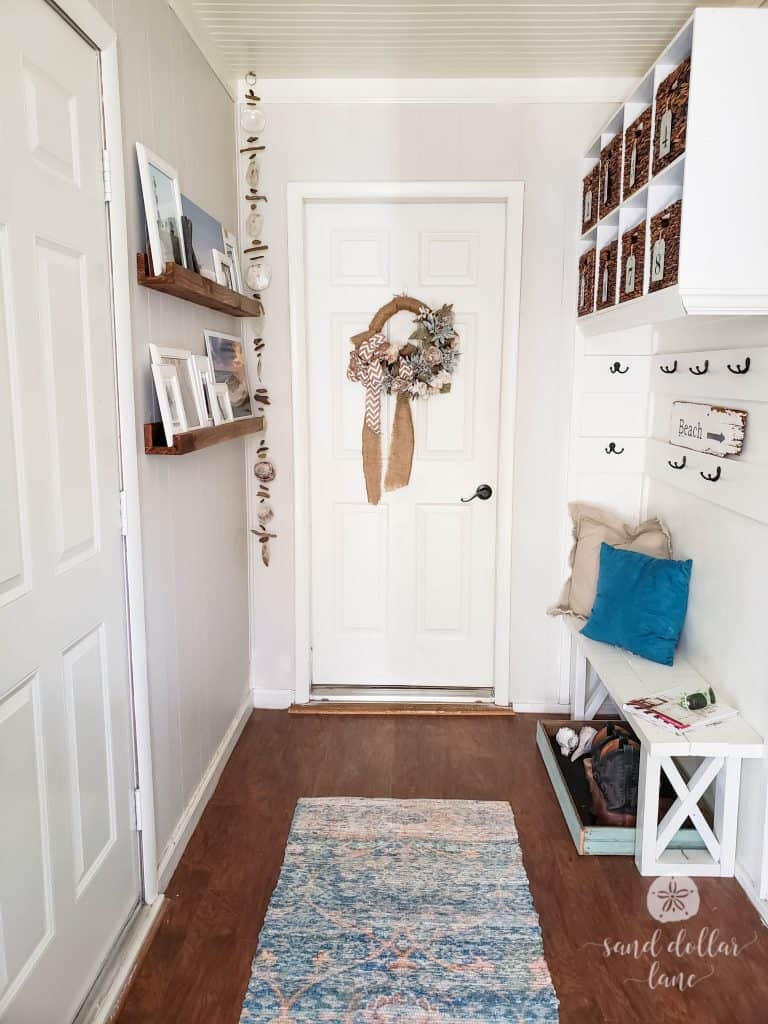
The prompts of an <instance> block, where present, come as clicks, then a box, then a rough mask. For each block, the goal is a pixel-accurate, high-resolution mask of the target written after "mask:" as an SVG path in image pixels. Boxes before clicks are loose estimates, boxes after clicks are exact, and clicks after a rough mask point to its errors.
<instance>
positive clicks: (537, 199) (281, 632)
mask: <svg viewBox="0 0 768 1024" xmlns="http://www.w3.org/2000/svg"><path fill="white" fill-rule="evenodd" d="M611 109H613V106H612V105H608V104H606V103H572V104H571V103H551V104H544V103H521V104H492V103H471V104H454V103H445V104H434V105H430V104H422V103H414V104H386V103H383V104H342V103H339V104H322V103H301V102H298V103H278V102H273V103H268V102H267V103H264V111H265V113H266V115H267V118H268V124H267V129H266V132H265V141H266V143H267V152H266V154H265V157H264V161H263V173H262V190H263V191H264V192H265V193H266V194H267V195H268V196H269V204H268V206H267V207H266V209H265V211H264V212H265V228H264V240H265V241H267V242H268V243H269V245H270V248H271V259H272V263H273V265H274V283H273V284H272V286H271V288H270V290H269V291H268V292H267V293H265V304H266V307H267V321H266V331H265V340H266V342H267V355H266V358H265V382H266V384H267V385H268V386H269V388H270V390H271V392H272V401H273V405H272V408H271V412H270V415H269V439H270V443H271V445H272V449H273V454H274V456H275V459H276V462H277V466H278V477H277V480H276V481H275V484H274V487H273V495H274V502H273V504H274V506H275V511H276V518H275V522H274V526H275V528H276V530H277V532H279V534H280V536H279V539H278V541H277V542H276V543H275V544H274V546H273V558H272V565H271V566H270V568H269V569H268V570H266V571H265V570H263V569H261V568H260V567H259V566H258V565H256V566H255V572H254V576H255V579H254V592H255V594H256V606H257V616H256V623H255V626H254V636H253V643H254V653H253V661H254V680H255V683H256V685H257V686H258V687H264V688H267V689H269V688H275V687H279V688H283V689H286V690H291V689H293V685H294V682H293V681H294V656H293V643H294V632H293V631H294V615H293V582H292V580H293V550H292V514H293V509H292V479H291V460H292V448H291V444H292V438H291V418H290V387H291V381H290V353H289V321H288V279H287V254H286V243H287V232H286V183H287V182H289V181H382V180H395V181H397V180H419V179H421V180H474V179H479V180H487V179H498V180H508V179H513V180H522V181H524V182H525V189H526V195H525V215H524V219H525V227H524V239H523V280H522V307H521V332H520V359H519V384H518V404H517V446H516V453H515V504H514V540H513V567H512V575H513V613H512V644H513V659H512V660H513V665H512V684H511V692H512V699H513V701H516V702H535V703H542V702H544V703H555V702H557V700H558V682H559V679H558V673H559V654H560V630H561V624H560V623H559V622H557V621H555V620H552V619H550V618H548V617H547V615H546V608H547V607H548V605H550V604H551V603H552V601H553V600H554V599H555V597H556V596H557V594H558V592H559V588H560V585H561V583H562V580H561V573H562V564H563V554H562V550H561V546H562V519H563V512H564V504H565V479H566V444H567V434H568V417H569V404H570V389H571V365H572V351H573V332H574V316H573V307H574V305H575V295H576V286H575V281H576V250H575V242H574V239H575V236H576V233H577V231H578V208H579V196H580V191H579V189H580V186H579V180H580V173H581V153H582V152H583V150H584V147H585V145H587V144H588V142H589V140H590V138H591V137H592V136H593V135H594V133H595V132H596V131H597V130H598V128H599V127H600V125H601V124H602V123H603V121H604V120H605V119H606V118H607V116H608V115H609V113H610V111H611ZM310 386H311V385H310ZM310 429H311V424H310Z"/></svg>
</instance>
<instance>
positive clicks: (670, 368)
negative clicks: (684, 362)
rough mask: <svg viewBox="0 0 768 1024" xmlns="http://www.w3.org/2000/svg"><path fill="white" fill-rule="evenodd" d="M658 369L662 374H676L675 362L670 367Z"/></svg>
mask: <svg viewBox="0 0 768 1024" xmlns="http://www.w3.org/2000/svg"><path fill="white" fill-rule="evenodd" d="M659 369H660V370H661V372H662V373H677V360H675V361H674V363H672V365H671V366H660V367H659Z"/></svg>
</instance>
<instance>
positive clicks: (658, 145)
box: [653, 57, 691, 174]
mask: <svg viewBox="0 0 768 1024" xmlns="http://www.w3.org/2000/svg"><path fill="white" fill-rule="evenodd" d="M690 78H691V58H690V57H687V58H686V59H685V60H684V61H683V63H682V64H680V65H679V66H678V67H676V68H675V70H674V71H673V72H672V74H671V75H667V77H666V78H665V79H664V81H663V82H662V83H661V85H660V86H659V87H658V89H657V90H656V121H655V124H654V131H653V173H654V174H658V173H659V171H663V170H664V168H665V167H667V166H668V165H669V164H671V163H672V161H673V160H677V158H678V157H679V156H680V155H681V154H682V153H684V152H685V135H686V131H687V128H688V91H689V84H690Z"/></svg>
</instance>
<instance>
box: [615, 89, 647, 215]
mask: <svg viewBox="0 0 768 1024" xmlns="http://www.w3.org/2000/svg"><path fill="white" fill-rule="evenodd" d="M650 174H651V108H650V107H648V109H647V110H644V111H643V112H642V114H641V115H640V116H639V117H637V118H635V120H634V121H633V122H632V124H631V125H630V126H629V128H627V130H626V132H624V185H623V188H622V197H623V198H624V199H628V198H629V197H630V196H631V195H634V194H635V192H637V191H638V189H641V188H642V187H643V185H646V184H647V183H648V178H649V177H650Z"/></svg>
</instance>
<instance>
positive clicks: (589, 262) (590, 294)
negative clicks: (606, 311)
mask: <svg viewBox="0 0 768 1024" xmlns="http://www.w3.org/2000/svg"><path fill="white" fill-rule="evenodd" d="M596 255H597V254H596V251H595V250H594V249H588V250H587V252H585V253H584V255H583V256H582V257H581V259H580V260H579V296H578V299H577V300H576V302H577V306H576V311H577V313H578V315H579V316H586V315H587V313H594V311H595V258H596Z"/></svg>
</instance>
